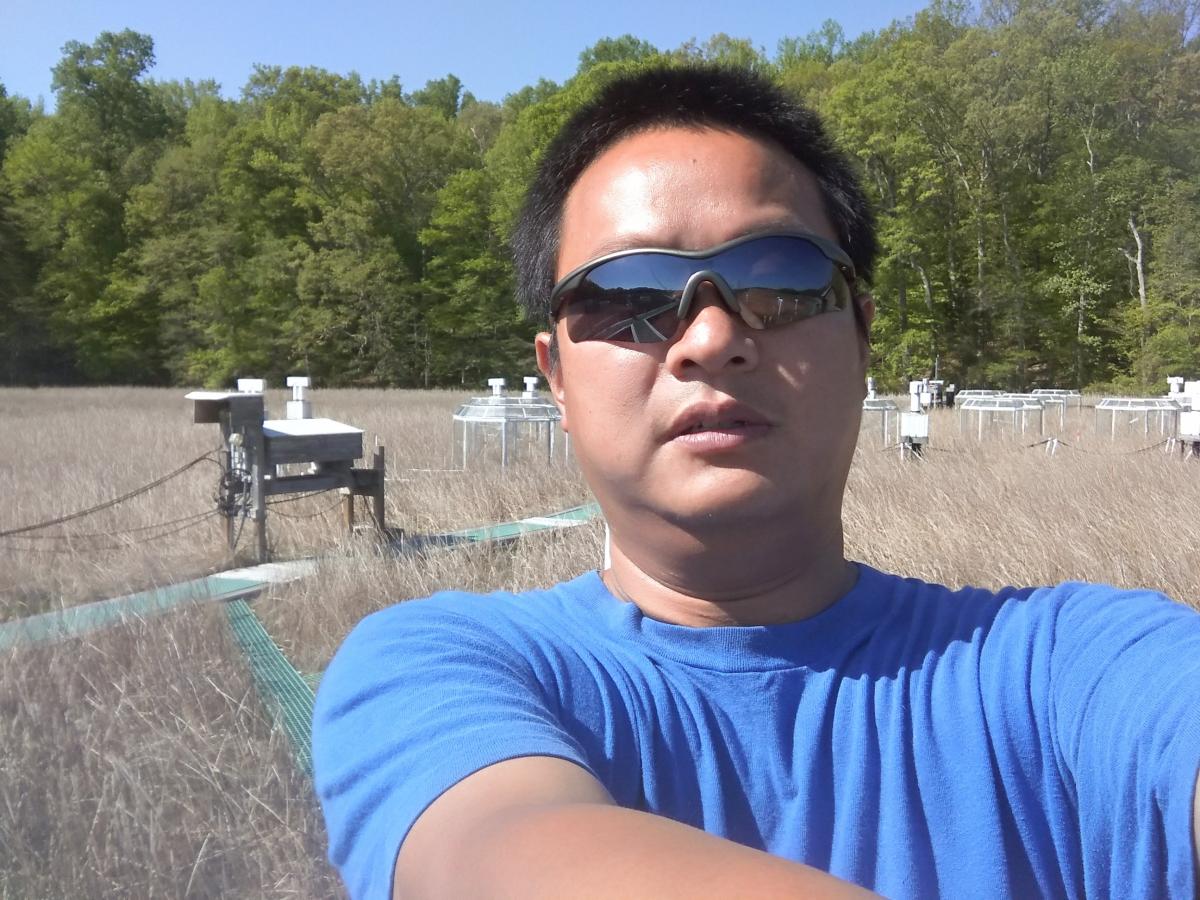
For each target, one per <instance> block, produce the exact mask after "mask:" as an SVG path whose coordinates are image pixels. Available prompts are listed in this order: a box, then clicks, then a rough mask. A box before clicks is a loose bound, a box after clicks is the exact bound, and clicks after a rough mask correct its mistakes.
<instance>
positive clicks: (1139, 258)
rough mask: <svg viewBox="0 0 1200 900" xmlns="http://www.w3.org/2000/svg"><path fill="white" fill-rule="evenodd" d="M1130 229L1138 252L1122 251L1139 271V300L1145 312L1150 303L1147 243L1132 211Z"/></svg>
mask: <svg viewBox="0 0 1200 900" xmlns="http://www.w3.org/2000/svg"><path fill="white" fill-rule="evenodd" d="M1129 230H1130V231H1132V232H1133V242H1134V243H1135V244H1136V245H1137V253H1136V254H1134V253H1130V252H1129V251H1128V250H1122V251H1121V252H1122V253H1124V254H1125V258H1126V259H1128V260H1129V261H1130V262H1131V263H1133V265H1134V267H1135V269H1136V271H1137V283H1138V301H1139V302H1140V303H1141V305H1142V313H1143V314H1145V312H1146V308H1147V306H1148V305H1149V304H1148V303H1147V300H1146V243H1145V241H1144V239H1143V238H1142V233H1141V231H1139V230H1138V225H1137V219H1136V218H1135V217H1134V215H1133V214H1132V213H1130V215H1129Z"/></svg>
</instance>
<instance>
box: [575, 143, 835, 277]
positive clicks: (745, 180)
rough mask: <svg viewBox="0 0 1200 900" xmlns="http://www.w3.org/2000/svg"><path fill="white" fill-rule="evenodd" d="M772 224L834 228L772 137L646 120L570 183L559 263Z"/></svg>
mask: <svg viewBox="0 0 1200 900" xmlns="http://www.w3.org/2000/svg"><path fill="white" fill-rule="evenodd" d="M779 230H789V231H796V230H801V231H812V232H815V233H818V234H822V235H823V236H825V237H828V238H830V239H835V240H836V237H837V235H836V233H835V232H834V231H833V228H832V225H831V224H830V222H829V219H828V216H827V214H826V211H825V204H824V201H823V199H822V197H821V193H820V189H819V187H818V186H817V183H816V179H815V178H814V177H813V175H812V174H811V173H810V172H809V171H808V169H807V168H805V167H804V165H803V164H802V163H800V161H799V160H797V159H795V157H793V156H791V155H790V154H789V153H787V151H785V150H784V149H783V148H782V147H781V146H779V145H778V144H776V143H774V142H773V141H769V140H765V139H762V138H759V137H756V136H753V135H746V134H742V133H737V132H733V131H727V130H719V129H711V128H697V127H689V128H684V127H670V128H666V127H664V128H656V129H648V130H644V131H639V132H636V133H634V134H631V135H628V136H626V137H624V138H622V139H621V140H619V141H617V142H615V143H614V144H613V145H612V146H610V147H608V148H606V149H605V150H604V151H603V152H601V153H600V154H599V155H598V156H597V157H596V159H595V160H593V161H592V163H591V164H590V165H589V166H588V167H587V168H586V169H585V170H584V171H583V172H582V173H581V174H580V176H579V178H578V179H577V180H576V182H575V184H574V185H573V186H572V188H571V190H570V192H569V193H568V195H567V198H566V204H565V206H564V210H563V222H562V235H561V237H562V241H563V244H564V246H563V249H564V250H568V246H567V245H569V250H568V252H567V254H566V255H567V256H568V257H571V258H570V259H560V263H562V264H563V265H560V272H561V271H563V270H565V269H569V268H571V266H570V265H566V264H567V263H570V262H576V263H578V262H582V261H584V260H583V259H580V258H579V255H580V254H581V253H582V254H583V255H584V256H586V257H587V258H595V257H597V256H602V255H604V254H606V253H611V252H615V251H618V250H627V249H631V248H634V247H673V248H677V249H690V250H697V249H703V248H706V247H709V246H713V245H715V244H718V243H722V242H723V241H725V240H729V239H730V238H733V237H738V236H741V235H743V234H750V233H754V232H766V231H779ZM572 251H574V252H572Z"/></svg>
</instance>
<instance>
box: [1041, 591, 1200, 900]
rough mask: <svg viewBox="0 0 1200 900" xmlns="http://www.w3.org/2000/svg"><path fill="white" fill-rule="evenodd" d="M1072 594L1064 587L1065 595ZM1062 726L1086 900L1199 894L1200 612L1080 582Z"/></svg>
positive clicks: (1063, 678)
mask: <svg viewBox="0 0 1200 900" xmlns="http://www.w3.org/2000/svg"><path fill="white" fill-rule="evenodd" d="M1059 590H1063V588H1059ZM1052 656H1053V658H1052V664H1051V694H1052V696H1051V704H1052V707H1051V708H1052V715H1053V726H1054V729H1055V733H1056V736H1057V745H1058V747H1059V749H1060V753H1061V765H1062V766H1063V767H1064V768H1065V770H1066V772H1065V775H1066V777H1067V778H1068V781H1069V783H1071V784H1072V785H1073V787H1074V790H1075V794H1076V800H1077V808H1078V814H1079V821H1080V828H1081V832H1082V833H1081V834H1080V838H1081V842H1082V847H1083V854H1084V881H1085V884H1084V889H1085V893H1086V895H1087V896H1097V897H1100V896H1110V897H1143V896H1171V897H1189V898H1190V897H1193V896H1195V877H1196V873H1195V872H1194V867H1195V866H1194V862H1193V849H1192V846H1193V845H1192V841H1193V837H1192V798H1193V792H1194V791H1195V785H1196V774H1197V769H1198V768H1200V690H1198V687H1197V686H1198V685H1200V615H1198V614H1197V613H1196V612H1195V611H1193V610H1191V609H1189V608H1187V607H1185V606H1183V605H1181V604H1178V603H1175V602H1173V601H1171V600H1168V599H1167V598H1166V597H1163V596H1161V595H1158V594H1153V593H1149V592H1134V591H1114V590H1113V589H1111V588H1103V587H1098V586H1076V590H1075V592H1074V593H1073V595H1072V596H1071V597H1070V599H1069V600H1067V601H1066V602H1064V603H1063V604H1062V606H1061V607H1060V608H1059V611H1058V615H1057V619H1056V622H1055V634H1054V641H1053V651H1052Z"/></svg>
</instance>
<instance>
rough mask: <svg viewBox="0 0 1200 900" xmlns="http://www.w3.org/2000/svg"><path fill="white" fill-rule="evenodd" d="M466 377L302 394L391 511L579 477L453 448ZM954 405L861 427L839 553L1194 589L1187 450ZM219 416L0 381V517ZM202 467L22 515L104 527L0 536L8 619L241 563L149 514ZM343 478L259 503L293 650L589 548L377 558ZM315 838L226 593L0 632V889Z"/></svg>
mask: <svg viewBox="0 0 1200 900" xmlns="http://www.w3.org/2000/svg"><path fill="white" fill-rule="evenodd" d="M464 396H466V395H465V394H456V393H449V392H401V391H333V390H330V391H317V392H315V394H314V397H313V400H314V405H315V407H316V414H317V415H327V416H329V417H332V418H336V419H340V420H342V421H346V422H350V423H352V424H354V425H357V426H359V427H361V428H364V429H365V430H366V431H367V432H368V441H370V440H372V439H373V438H375V437H376V436H377V437H378V438H379V439H380V440H382V441H383V442H385V443H386V445H387V449H388V464H389V480H388V498H387V514H388V519H389V522H390V523H392V524H395V525H399V526H402V527H403V528H405V530H406V531H408V532H409V533H413V534H416V533H429V532H438V531H446V530H452V529H457V528H461V527H466V526H470V525H477V524H485V523H489V522H499V521H506V520H512V519H515V518H520V517H523V516H527V515H535V514H540V513H545V512H550V511H553V510H556V509H561V508H565V507H569V506H574V505H577V504H579V503H581V502H583V501H585V500H586V499H587V496H588V495H587V491H586V488H585V487H584V486H583V484H582V483H581V481H580V479H579V477H578V475H577V474H576V473H575V472H574V470H573V469H572V468H571V467H569V466H557V467H555V468H553V469H551V470H550V471H546V470H544V469H541V468H521V469H517V470H510V471H509V472H507V473H501V472H499V471H498V470H485V471H475V472H470V473H463V472H459V471H453V463H452V461H453V436H452V426H451V420H450V414H451V412H452V411H453V410H454V408H455V406H456V405H457V404H458V402H460V401H461V399H462V398H463V397H464ZM283 400H284V396H283V394H282V393H276V394H272V395H271V396H270V397H269V399H268V408H269V409H272V410H278V411H281V410H282V408H283ZM957 415H958V414H957V413H954V412H948V411H946V412H936V413H935V414H934V418H933V422H932V430H933V441H932V445H931V447H930V449H929V450H928V451H927V453H926V456H925V459H924V461H923V462H905V461H901V460H900V458H899V457H898V454H897V453H896V451H895V450H881V449H880V441H879V438H878V435H877V434H876V430H875V428H874V427H870V425H869V426H868V428H867V429H866V430H864V434H863V440H862V442H861V446H860V449H859V452H858V455H857V458H856V461H855V465H854V468H853V471H852V473H851V480H850V487H849V494H848V498H847V503H846V516H845V518H846V538H847V545H848V553H849V555H850V556H851V557H852V558H857V559H860V560H863V561H865V562H868V563H870V564H872V565H875V566H878V567H880V568H885V569H890V570H893V571H898V572H901V573H904V574H908V575H913V576H918V577H922V578H927V579H932V580H938V581H943V582H946V583H949V584H952V585H960V584H968V583H970V584H979V585H985V586H992V587H996V586H1000V585H1002V584H1006V583H1044V582H1053V581H1059V580H1063V579H1069V578H1086V579H1090V580H1098V581H1108V582H1112V583H1115V584H1120V585H1127V586H1152V587H1155V588H1159V589H1162V590H1164V591H1166V592H1167V593H1169V594H1171V595H1172V596H1174V597H1176V598H1179V599H1181V600H1183V601H1185V602H1189V603H1191V604H1193V605H1200V564H1198V563H1197V562H1196V559H1195V548H1196V547H1197V546H1200V516H1197V515H1196V511H1197V510H1198V509H1200V461H1197V460H1189V461H1187V462H1184V461H1183V460H1182V459H1181V458H1180V457H1179V456H1178V455H1177V454H1176V455H1168V454H1166V453H1164V452H1163V450H1162V449H1161V448H1156V449H1150V450H1145V451H1144V452H1139V450H1140V448H1142V447H1145V446H1147V445H1150V444H1154V443H1155V442H1157V441H1158V440H1159V435H1158V434H1156V433H1155V432H1154V430H1153V429H1151V434H1150V436H1149V438H1145V437H1143V435H1142V433H1141V431H1140V429H1137V430H1135V431H1134V432H1131V433H1129V434H1127V435H1122V436H1121V437H1120V438H1119V439H1118V440H1117V441H1112V440H1110V438H1109V435H1108V432H1107V423H1105V425H1104V428H1103V431H1102V432H1101V433H1099V434H1098V433H1097V432H1096V430H1095V427H1094V426H1095V420H1094V413H1093V411H1092V410H1090V409H1084V410H1082V411H1081V412H1073V413H1072V414H1071V416H1070V418H1069V420H1068V422H1067V425H1066V427H1065V429H1063V432H1062V436H1063V437H1064V438H1065V440H1066V441H1067V442H1068V444H1069V445H1070V446H1069V447H1063V448H1060V449H1059V450H1058V452H1057V453H1056V454H1055V455H1054V456H1049V455H1047V454H1046V453H1045V452H1044V450H1043V449H1041V448H1029V447H1027V446H1025V445H1026V444H1028V443H1032V442H1033V441H1034V440H1035V439H1036V438H1035V437H1033V436H1026V437H1024V438H1020V437H1018V438H1014V437H1012V436H1011V435H1005V436H999V435H997V436H996V439H995V440H993V441H990V442H988V443H987V444H982V445H981V444H980V443H979V442H978V441H977V440H976V438H975V435H974V432H973V431H972V430H970V429H968V430H967V431H965V432H963V433H960V432H959V426H958V420H957ZM1054 424H1055V425H1057V420H1056V419H1055V423H1054ZM1058 430H1059V429H1058V428H1057V427H1054V428H1048V433H1050V432H1057V431H1058ZM217 440H218V433H217V428H216V427H215V426H212V425H193V424H191V413H190V408H189V404H188V403H187V402H186V401H185V400H184V399H183V392H182V391H178V390H145V389H128V388H111V389H77V390H66V389H63V390H58V389H41V390H4V391H0V496H3V498H4V500H5V502H4V503H3V505H0V531H3V530H5V529H10V528H14V527H17V526H20V525H24V524H27V523H31V522H37V521H44V520H46V519H49V518H53V517H55V516H58V515H62V514H64V513H68V512H70V511H72V510H76V509H80V508H83V507H87V506H90V505H93V504H95V503H98V502H101V501H103V500H106V499H108V498H111V497H114V496H117V495H119V494H122V493H124V492H126V491H129V490H131V489H134V488H136V487H138V486H140V485H143V484H145V483H146V482H148V481H150V480H151V479H153V478H155V477H157V476H159V475H162V474H165V473H167V472H170V471H171V470H173V469H175V468H177V467H179V466H180V465H182V464H183V463H186V462H188V461H190V460H193V459H195V458H196V457H198V456H200V455H201V454H203V453H204V452H205V451H207V450H212V449H215V447H216V444H217ZM368 446H369V444H368ZM448 470H449V471H448ZM216 477H217V469H216V467H215V466H213V465H211V464H208V463H201V464H198V465H196V466H195V467H193V468H191V469H189V470H188V471H187V472H185V473H183V474H182V475H180V476H179V477H177V478H175V479H173V480H171V481H170V482H168V483H167V484H165V485H163V486H162V487H160V488H157V489H155V490H154V491H151V492H149V493H147V494H145V495H143V496H140V497H138V498H136V499H134V500H132V501H130V502H128V503H124V504H121V505H119V506H116V507H114V508H113V509H111V510H108V511H105V512H103V513H99V514H97V515H94V516H89V517H87V518H84V519H80V520H77V521H73V522H70V523H67V524H65V525H63V526H61V527H59V528H57V529H50V530H48V531H46V532H38V533H37V534H38V535H46V534H52V533H53V534H59V535H61V534H64V533H67V532H71V533H73V534H76V535H79V534H87V535H95V536H91V537H79V536H76V537H73V538H71V539H70V540H65V539H62V538H54V539H51V538H47V537H44V536H39V537H37V538H34V537H21V538H18V537H13V538H9V539H0V620H5V619H12V618H17V617H20V616H24V615H28V614H31V613H35V612H40V611H43V610H47V609H53V608H57V607H59V606H63V605H71V604H75V603H78V602H81V601H84V600H88V599H94V598H97V597H103V596H113V595H116V594H121V593H125V592H129V591H132V590H137V589H140V588H144V587H147V586H150V585H154V584H165V583H168V582H171V581H176V580H180V579H183V578H187V577H192V576H195V575H198V574H202V573H205V572H212V571H218V570H220V569H223V568H227V567H229V566H230V564H231V560H229V559H228V557H227V553H226V551H225V548H224V544H223V532H222V530H221V528H220V527H219V524H218V522H217V521H216V520H215V519H205V520H200V522H199V524H195V525H193V526H192V527H187V528H185V529H184V530H181V531H178V532H177V533H174V534H164V532H168V531H171V530H172V528H173V527H175V526H172V527H171V528H157V527H146V526H153V525H154V524H155V523H158V522H165V521H174V520H181V519H182V520H184V524H188V523H187V521H186V518H187V517H189V516H193V515H200V514H202V513H204V512H206V511H208V510H209V509H211V508H212V507H213V495H214V493H215V490H216ZM331 502H336V498H334V497H332V495H323V496H320V497H314V498H311V499H305V500H301V501H298V502H295V503H289V504H287V505H286V506H283V507H280V508H279V510H278V511H276V512H273V513H272V515H271V523H270V527H271V542H272V546H273V548H274V550H275V552H276V553H277V555H278V556H279V557H282V558H286V557H295V556H302V555H311V554H321V563H320V565H319V568H318V571H317V574H316V575H315V576H313V577H311V578H308V579H306V580H303V581H300V582H295V583H293V584H290V585H286V586H283V587H280V588H277V589H275V590H274V591H272V592H271V593H270V594H269V595H267V596H264V597H262V598H260V599H259V600H257V601H256V602H255V609H256V611H257V613H258V614H259V616H260V617H261V618H262V620H263V621H264V622H265V623H266V625H267V627H268V629H269V630H270V632H271V633H272V636H273V637H274V638H275V640H276V642H277V643H279V645H280V646H281V647H282V648H283V649H284V651H285V652H286V653H287V655H288V656H289V658H290V659H291V660H292V662H293V663H294V664H295V665H296V666H297V668H299V669H300V670H301V671H303V672H307V673H317V672H319V671H320V670H321V669H322V668H323V667H324V665H325V663H326V661H327V660H328V659H329V657H330V656H331V654H332V653H333V651H334V649H335V648H336V646H337V644H338V643H339V642H340V640H341V639H342V637H343V636H344V635H345V634H346V632H347V631H348V630H349V629H350V628H351V627H352V626H353V624H354V623H355V622H357V621H358V619H360V618H361V617H362V616H364V615H366V614H367V613H369V612H372V611H373V610H376V609H378V608H380V607H381V606H384V605H386V604H389V603H392V602H395V601H397V600H402V599H405V598H410V597H417V596H422V595H425V594H428V593H430V592H432V591H434V590H438V589H441V588H445V587H459V588H462V587H466V588H469V589H480V590H483V589H492V588H517V587H524V586H530V585H537V584H547V583H551V582H553V581H556V580H558V579H561V578H565V577H569V576H572V575H574V574H577V573H578V572H579V571H581V570H583V569H585V568H588V567H594V566H595V565H597V564H598V562H599V560H600V555H601V543H602V529H601V527H600V526H599V525H597V524H589V525H585V526H583V527H579V528H574V529H567V530H564V531H561V532H555V533H552V534H543V535H537V536H532V537H527V538H524V539H522V540H521V541H518V542H515V543H513V544H509V545H504V546H491V547H487V546H480V547H473V548H464V549H456V550H445V551H437V552H433V553H430V554H428V555H426V556H424V557H421V558H417V557H406V558H400V559H396V558H390V557H385V556H382V555H380V554H379V553H378V552H377V551H376V550H375V548H374V546H373V544H372V543H371V541H370V540H369V539H367V538H363V537H360V538H356V539H355V540H354V541H349V542H348V541H346V540H344V539H343V538H342V537H341V535H340V529H339V518H338V511H337V510H336V508H332V507H331ZM283 512H286V513H288V516H287V517H284V516H283V515H281V514H280V513H283ZM135 528H140V529H142V530H141V531H132V532H131V531H129V530H130V529H135ZM116 532H124V533H123V534H116ZM151 538H153V539H151ZM1164 663H1166V664H1169V661H1164ZM324 843H325V838H324V833H323V828H322V825H321V820H320V814H319V811H318V810H317V807H316V804H315V802H314V800H313V798H312V795H311V788H310V786H309V784H308V782H307V780H306V779H305V777H304V776H303V775H302V774H299V773H298V772H297V771H296V770H295V769H294V767H293V765H292V762H291V759H290V756H289V753H288V749H287V746H286V741H285V739H284V737H283V736H282V733H281V732H279V731H278V730H276V729H274V728H273V726H272V723H271V720H270V718H269V716H268V715H267V713H266V711H265V709H264V707H263V706H262V705H261V701H260V699H259V697H258V695H257V694H256V693H255V690H254V688H253V686H252V681H251V678H250V675H249V672H248V670H247V668H246V665H245V663H244V661H243V658H242V656H241V654H240V652H239V651H238V649H237V646H236V644H234V642H233V641H232V638H231V637H230V635H229V629H228V627H227V626H226V623H225V617H224V615H223V614H222V611H221V610H220V609H218V608H214V607H192V608H188V609H186V610H181V611H178V612H174V613H171V614H168V615H165V616H162V617H159V618H155V619H149V620H146V621H139V622H133V623H130V624H129V625H126V626H121V627H118V628H112V629H109V630H107V631H104V632H100V633H96V634H93V635H91V636H88V637H86V638H79V639H75V640H71V641H67V642H64V643H61V644H57V645H43V646H38V647H21V648H16V649H12V650H7V651H4V650H0V898H14V900H15V898H22V900H24V898H58V897H67V896H83V897H118V896H120V897H126V896H134V897H215V896H236V897H330V896H333V897H337V896H341V889H340V886H339V884H338V882H337V878H336V875H335V874H334V873H333V872H332V870H331V869H330V868H329V867H328V865H327V864H326V863H325V862H324V859H323V854H324Z"/></svg>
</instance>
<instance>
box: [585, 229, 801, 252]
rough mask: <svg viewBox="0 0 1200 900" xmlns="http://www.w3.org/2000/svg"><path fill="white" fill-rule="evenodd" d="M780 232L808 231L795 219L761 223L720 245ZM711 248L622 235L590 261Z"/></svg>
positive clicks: (594, 250) (597, 248) (608, 241)
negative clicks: (618, 255)
mask: <svg viewBox="0 0 1200 900" xmlns="http://www.w3.org/2000/svg"><path fill="white" fill-rule="evenodd" d="M780 231H789V232H806V231H807V229H805V228H802V227H801V226H800V224H799V223H798V222H796V220H795V219H774V220H771V221H767V222H760V223H757V224H756V225H754V226H753V227H752V228H747V229H746V230H745V231H743V232H741V233H740V234H735V235H732V236H731V237H728V238H726V239H725V240H724V241H719V242H718V244H724V243H726V242H727V241H732V240H735V239H737V238H740V237H748V236H750V235H753V234H772V233H775V232H780ZM709 246H717V245H716V244H709V245H707V246H705V247H678V246H675V247H673V246H671V245H670V244H669V243H663V242H662V241H661V240H653V239H651V238H649V237H645V236H643V235H640V234H631V235H621V236H619V237H615V238H612V239H611V240H607V241H605V242H604V243H602V244H599V245H598V246H596V247H593V248H592V250H591V252H590V253H589V254H588V258H589V259H599V258H600V257H601V256H608V254H610V253H620V252H622V251H624V250H688V251H693V250H706V249H708V247H709Z"/></svg>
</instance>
